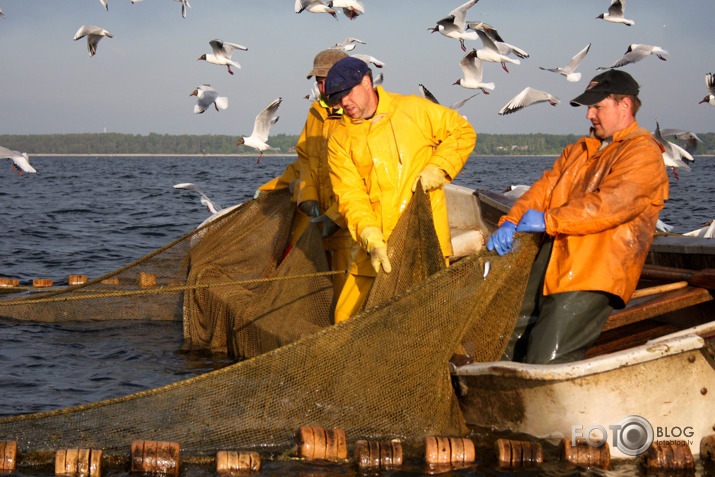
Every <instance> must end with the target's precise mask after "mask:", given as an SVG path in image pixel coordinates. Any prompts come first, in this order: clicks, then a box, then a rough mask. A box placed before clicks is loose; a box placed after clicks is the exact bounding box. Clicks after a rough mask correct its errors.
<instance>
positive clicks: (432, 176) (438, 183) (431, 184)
mask: <svg viewBox="0 0 715 477" xmlns="http://www.w3.org/2000/svg"><path fill="white" fill-rule="evenodd" d="M420 179H422V189H423V190H424V191H425V192H427V191H430V190H433V189H439V188H440V187H442V186H443V185H444V184H445V182H447V174H446V173H445V172H444V171H443V170H442V169H440V168H439V167H437V166H435V165H434V164H427V165H426V166H425V168H424V169H422V171H421V172H420V173H419V174H417V179H415V182H414V184H412V192H414V191H415V190H417V183H418V182H419V181H420Z"/></svg>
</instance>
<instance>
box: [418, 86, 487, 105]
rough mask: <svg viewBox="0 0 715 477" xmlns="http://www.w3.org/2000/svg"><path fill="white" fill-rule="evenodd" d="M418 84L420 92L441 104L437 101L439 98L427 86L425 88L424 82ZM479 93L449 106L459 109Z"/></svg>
mask: <svg viewBox="0 0 715 477" xmlns="http://www.w3.org/2000/svg"><path fill="white" fill-rule="evenodd" d="M418 86H419V88H420V93H422V96H424V97H425V98H427V99H429V100H430V101H432V102H433V103H435V104H440V103H439V101H437V98H435V96H434V95H433V94H432V93H430V91H429V90H428V89H427V88H425V86H424V85H423V84H421V83H420V84H419V85H418ZM477 94H479V93H475V94H473V95H471V96H470V97H468V98H465V99H463V100H461V101H457V102H456V103H454V104H452V105H451V106H450V107H449V109H453V110H455V111H459V110H460V109H461V108H462V106H464V105H465V104H466V103H467V101H469V100H470V99H472V98H473V97H475V96H476V95H477Z"/></svg>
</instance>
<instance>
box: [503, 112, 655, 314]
mask: <svg viewBox="0 0 715 477" xmlns="http://www.w3.org/2000/svg"><path fill="white" fill-rule="evenodd" d="M600 145H601V141H600V140H599V139H596V138H592V137H582V138H581V139H579V140H578V141H576V142H575V143H574V144H571V145H569V146H567V147H566V149H564V152H563V153H562V154H561V156H560V157H559V158H558V159H557V160H556V162H555V163H554V166H553V168H552V169H551V170H549V171H546V172H545V173H544V174H543V176H542V177H541V179H539V180H538V181H536V182H535V183H534V184H533V185H532V186H531V188H530V189H529V190H528V191H527V192H525V193H524V195H522V196H521V197H520V198H519V200H518V201H517V202H516V203H515V204H514V206H513V207H512V209H511V210H510V211H509V213H508V214H507V215H506V216H504V217H502V219H501V220H500V224H501V223H502V222H504V220H508V221H510V222H513V223H515V224H516V223H518V222H519V219H520V218H521V216H522V214H523V213H524V212H526V210H527V209H536V210H539V211H542V212H544V219H545V222H546V233H547V234H549V235H551V236H553V237H554V246H553V251H552V253H551V259H550V261H549V266H548V268H547V270H546V275H545V277H544V294H545V295H549V294H552V293H559V292H565V291H576V290H600V291H605V292H608V293H612V294H614V295H616V296H619V297H620V298H621V299H622V300H623V302H624V303H628V300H629V299H630V297H631V294H632V293H633V290H635V288H636V285H637V283H638V279H639V277H640V273H641V269H642V268H643V264H644V262H645V259H646V255H647V253H648V249H649V248H650V244H651V242H652V240H653V234H654V233H655V224H656V222H657V220H658V212H659V211H660V209H662V208H663V205H664V201H665V200H667V199H668V176H667V174H666V171H665V165H664V164H663V156H662V152H663V150H664V149H663V146H661V145H660V143H658V142H657V141H656V140H655V139H654V138H653V136H652V135H651V134H650V132H648V131H647V130H645V129H643V128H640V127H638V123H637V122H635V121H634V122H633V124H631V125H630V126H628V127H627V128H625V129H623V130H621V131H619V132H617V133H616V134H614V135H613V142H612V143H611V144H609V145H607V146H605V147H604V148H603V149H602V150H600V151H599V150H598V148H599V147H600Z"/></svg>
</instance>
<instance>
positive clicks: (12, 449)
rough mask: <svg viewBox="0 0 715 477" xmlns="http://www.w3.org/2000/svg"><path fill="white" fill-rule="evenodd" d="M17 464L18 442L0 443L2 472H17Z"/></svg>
mask: <svg viewBox="0 0 715 477" xmlns="http://www.w3.org/2000/svg"><path fill="white" fill-rule="evenodd" d="M16 464H17V442H16V441H0V472H2V473H12V472H15V465H16Z"/></svg>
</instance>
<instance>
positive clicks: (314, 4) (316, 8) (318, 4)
mask: <svg viewBox="0 0 715 477" xmlns="http://www.w3.org/2000/svg"><path fill="white" fill-rule="evenodd" d="M303 10H305V11H308V12H311V13H329V14H330V15H332V16H333V18H335V19H336V20H337V19H338V16H337V15H336V14H335V10H333V9H332V8H330V5H328V4H327V3H325V2H324V1H322V0H295V13H301V12H302V11H303Z"/></svg>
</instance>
